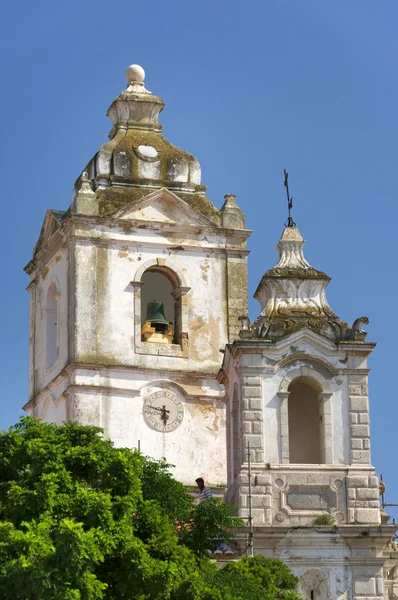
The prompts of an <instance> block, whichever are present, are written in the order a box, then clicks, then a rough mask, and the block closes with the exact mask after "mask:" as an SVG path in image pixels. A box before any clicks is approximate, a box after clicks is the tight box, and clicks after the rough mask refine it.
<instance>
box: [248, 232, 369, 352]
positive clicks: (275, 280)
mask: <svg viewBox="0 0 398 600" xmlns="http://www.w3.org/2000/svg"><path fill="white" fill-rule="evenodd" d="M304 244H305V242H304V240H303V238H302V237H301V234H300V232H299V230H298V229H297V227H286V228H285V229H284V231H283V233H282V237H281V239H280V241H279V244H278V246H277V249H278V250H279V261H278V264H277V265H276V266H275V267H274V268H273V269H270V270H269V271H267V272H266V273H265V275H264V276H263V278H262V279H261V281H260V284H259V286H258V288H257V290H256V292H255V294H254V297H255V298H256V299H257V300H258V301H259V302H260V304H261V313H260V315H259V317H258V318H257V319H256V321H255V322H254V323H252V324H251V325H250V327H248V326H247V325H246V327H243V328H242V331H241V337H242V338H249V337H251V338H257V339H258V338H259V339H264V340H265V339H268V340H270V341H276V340H278V339H281V338H283V337H285V336H287V335H289V334H291V333H293V332H294V331H297V330H300V329H310V330H312V331H314V332H315V333H317V334H319V335H321V336H324V337H326V338H328V339H330V340H332V341H334V342H340V341H343V340H351V341H364V340H365V337H366V332H364V331H363V329H362V324H367V323H369V320H368V319H367V317H360V318H359V319H357V320H356V321H355V323H354V325H353V327H350V326H349V325H348V323H345V322H344V321H342V320H341V319H339V317H338V316H337V315H336V314H335V313H334V312H333V311H332V309H331V308H330V306H329V304H328V301H327V299H326V287H327V285H328V284H329V281H330V277H328V275H326V273H324V272H323V271H318V270H317V269H314V268H313V267H311V265H310V264H309V263H308V262H307V261H306V259H305V257H304V252H303V248H304Z"/></svg>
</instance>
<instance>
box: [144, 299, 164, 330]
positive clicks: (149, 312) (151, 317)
mask: <svg viewBox="0 0 398 600" xmlns="http://www.w3.org/2000/svg"><path fill="white" fill-rule="evenodd" d="M145 323H150V324H151V325H155V326H156V325H169V321H168V320H167V319H166V317H165V316H164V306H163V302H159V301H158V300H154V301H153V302H148V306H147V309H146V319H145Z"/></svg>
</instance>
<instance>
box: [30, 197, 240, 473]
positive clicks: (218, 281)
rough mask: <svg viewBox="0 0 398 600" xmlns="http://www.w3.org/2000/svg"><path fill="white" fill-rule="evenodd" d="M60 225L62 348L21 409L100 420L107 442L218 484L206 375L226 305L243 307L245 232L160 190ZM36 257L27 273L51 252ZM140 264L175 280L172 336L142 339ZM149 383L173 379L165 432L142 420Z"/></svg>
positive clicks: (220, 462) (221, 465)
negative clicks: (171, 419) (105, 213)
mask: <svg viewBox="0 0 398 600" xmlns="http://www.w3.org/2000/svg"><path fill="white" fill-rule="evenodd" d="M66 225H67V226H66ZM66 225H65V228H66V229H65V235H64V238H63V243H64V248H66V247H67V248H68V253H69V263H64V262H63V263H57V264H56V265H55V267H56V268H57V269H59V270H60V271H62V286H61V287H62V291H61V297H62V296H63V297H64V298H65V299H66V298H67V296H68V294H67V293H65V294H64V292H63V286H65V288H67V285H69V297H70V306H69V312H65V315H66V316H67V322H68V332H67V333H68V335H67V336H66V341H65V344H64V348H63V350H62V352H66V354H65V357H66V358H67V360H64V355H62V360H61V361H60V363H59V369H58V366H57V370H53V371H52V373H51V375H49V377H48V378H44V377H42V378H40V379H37V380H36V384H35V387H33V385H32V393H31V402H30V403H28V405H27V406H26V409H27V410H28V411H29V412H30V413H31V414H36V416H39V417H40V418H43V419H45V420H51V421H55V422H57V423H61V422H62V421H64V420H65V419H75V420H77V421H79V422H81V423H87V424H93V425H97V426H99V427H103V428H104V432H105V435H106V436H107V437H109V438H111V439H112V440H113V441H114V442H115V444H117V445H118V446H128V447H137V445H138V441H139V442H140V447H141V449H142V451H143V452H145V453H146V454H148V455H150V456H153V457H154V458H162V457H165V458H166V459H167V461H168V462H170V463H171V464H175V465H176V468H175V475H176V477H177V478H178V479H180V480H181V481H183V482H184V483H187V484H192V481H193V480H194V479H195V477H197V476H199V475H200V476H202V477H204V478H205V479H206V481H207V482H208V483H209V484H213V485H225V484H226V479H227V475H226V443H225V439H226V431H225V404H224V388H223V386H222V385H221V384H220V383H218V382H217V380H216V377H217V373H218V370H219V366H220V363H221V359H222V354H221V353H220V349H221V348H224V346H225V344H226V343H227V341H228V328H229V330H230V331H231V322H232V321H231V315H232V317H233V318H234V319H235V320H234V325H233V326H234V327H236V325H237V324H239V322H238V320H237V314H241V311H242V310H244V307H243V309H242V307H241V304H242V298H241V296H242V289H244V290H246V287H245V285H246V282H245V278H246V275H247V273H246V259H247V250H246V248H245V239H246V237H247V235H248V234H247V233H246V232H243V233H242V231H239V230H236V231H234V230H231V229H223V228H222V227H217V226H216V225H214V224H213V223H212V222H211V221H209V220H208V219H207V218H206V217H203V216H202V215H200V214H199V213H196V212H195V211H194V210H193V209H192V208H191V207H190V206H189V205H188V204H186V203H184V202H182V201H181V200H180V199H179V198H177V197H176V196H174V195H172V194H170V193H169V192H166V191H160V192H156V193H155V194H151V196H150V197H149V196H148V197H146V198H145V200H144V201H143V203H142V204H140V205H139V206H138V205H137V203H136V204H135V205H134V207H133V208H129V207H127V208H123V209H121V211H120V212H119V213H118V214H116V215H115V216H114V217H112V218H110V219H100V218H96V217H84V216H76V217H73V218H72V219H71V221H70V222H68V223H67V224H66ZM47 260H48V263H46V262H45V260H44V259H43V261H42V263H37V264H36V265H35V270H33V268H32V266H29V269H30V273H31V278H32V280H34V281H35V280H37V279H39V278H40V277H42V273H43V271H45V272H46V268H47V264H48V265H49V264H50V262H51V261H52V260H53V259H52V258H49V259H47ZM228 261H233V268H232V267H231V265H229V262H228ZM151 267H152V268H153V267H155V268H156V269H161V270H163V272H164V271H165V270H167V272H168V274H169V275H170V279H171V280H173V281H174V282H175V283H174V284H173V285H174V290H173V297H174V299H175V300H176V302H177V304H178V306H179V307H180V310H179V317H178V325H179V328H180V332H181V333H182V334H183V336H181V335H180V336H179V338H178V339H176V340H175V342H174V343H173V344H152V343H145V342H143V341H142V339H141V323H142V315H141V310H142V307H141V289H142V285H143V282H142V275H143V273H144V272H145V270H146V269H148V268H151ZM227 272H228V277H227ZM237 274H238V275H239V277H240V282H237V283H236V285H235V284H234V281H233V279H234V277H235V275H237ZM51 275H52V273H51V274H50V269H49V271H48V273H46V277H50V276H51ZM227 278H228V282H227ZM242 286H243V288H242ZM154 299H155V298H154ZM156 299H157V300H162V298H156ZM236 299H238V300H236ZM236 301H237V302H238V304H239V306H238V305H237V306H236V308H234V306H235V303H236ZM244 302H246V298H245V299H244ZM63 310H64V309H63ZM237 310H239V311H240V312H239V313H237V314H235V313H236V311H237ZM35 311H36V309H35V310H34V312H35ZM35 327H36V329H35V331H34V335H33V337H34V338H35V340H36V342H35V343H36V349H35V352H34V353H33V354H34V357H35V356H36V355H37V356H38V357H39V359H40V360H41V357H42V356H43V348H42V345H40V336H41V335H42V331H43V324H42V323H35ZM62 327H63V323H62ZM32 331H33V328H32ZM63 335H64V334H63ZM64 337H65V336H64ZM67 338H69V340H68V339H67ZM68 342H69V343H68ZM68 353H69V354H68ZM34 357H32V358H31V363H32V364H33V362H34ZM68 361H69V362H68ZM65 367H66V368H65ZM62 368H64V370H63V372H62V373H61V369H62ZM157 386H161V387H162V388H165V387H167V388H170V389H172V390H173V392H174V393H175V394H176V395H177V396H178V397H179V398H180V400H181V403H182V405H183V407H184V418H183V421H182V423H181V424H180V425H179V426H178V427H177V428H176V429H175V431H171V432H168V433H162V432H160V431H156V430H155V429H152V428H151V427H150V426H149V425H148V424H147V423H146V422H145V420H144V417H143V401H144V396H145V394H150V392H153V391H155V390H156V389H157Z"/></svg>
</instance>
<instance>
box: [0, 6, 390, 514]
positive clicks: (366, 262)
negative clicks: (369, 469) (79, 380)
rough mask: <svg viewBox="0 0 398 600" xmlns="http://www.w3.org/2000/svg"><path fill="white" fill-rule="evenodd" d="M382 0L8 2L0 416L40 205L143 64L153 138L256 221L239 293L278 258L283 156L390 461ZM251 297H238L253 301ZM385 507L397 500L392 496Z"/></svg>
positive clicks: (377, 453) (298, 215) (20, 336)
mask: <svg viewBox="0 0 398 600" xmlns="http://www.w3.org/2000/svg"><path fill="white" fill-rule="evenodd" d="M397 28H398V4H397V2H396V0H384V1H383V2H374V0H350V1H349V2H343V0H335V1H334V2H327V1H325V0H324V1H322V0H300V1H297V0H262V1H260V0H256V1H251V0H248V1H247V2H245V3H242V2H236V1H234V0H232V1H231V0H230V1H229V2H227V1H226V0H223V1H219V2H216V1H214V0H213V2H210V1H207V0H202V1H201V2H200V3H189V2H186V1H184V2H182V1H173V0H171V1H169V2H157V1H154V2H146V3H144V2H141V3H137V2H127V1H124V0H114V1H113V2H112V3H109V2H104V1H103V0H95V1H94V0H79V2H77V1H76V0H69V2H68V3H65V2H63V3H61V2H49V1H47V0H41V2H35V3H32V2H28V1H26V0H23V1H22V2H19V3H14V4H9V5H8V7H7V15H5V14H4V13H3V19H2V22H1V23H0V63H1V78H2V86H1V87H2V92H1V95H0V108H1V115H2V129H1V134H2V135H1V141H0V161H1V167H2V200H1V202H2V214H3V218H2V224H3V232H2V236H1V244H2V248H1V250H2V256H3V278H2V280H3V293H2V294H1V300H0V301H1V312H0V315H1V321H2V322H1V331H2V336H1V348H0V358H1V360H2V364H3V377H2V394H1V415H0V427H1V428H6V427H8V426H9V425H10V424H12V423H14V422H15V421H16V420H17V419H18V417H19V415H20V414H21V406H22V405H23V404H24V402H25V401H26V398H27V365H28V359H27V341H28V294H27V292H26V291H25V287H26V285H27V283H28V278H27V276H26V275H25V274H24V272H23V270H22V268H23V266H24V265H25V264H26V263H27V262H28V261H29V259H30V257H31V251H32V248H33V246H34V244H35V242H36V240H37V237H38V235H39V231H40V227H41V224H42V220H43V217H44V214H45V211H46V209H47V208H57V209H66V208H67V207H68V206H69V204H70V201H71V191H72V187H73V183H74V181H75V179H76V177H77V176H78V175H79V174H80V172H81V170H82V169H83V167H84V166H85V165H86V163H87V161H88V159H89V158H90V157H91V156H92V155H93V154H94V153H95V152H96V151H97V149H98V148H99V147H100V145H101V144H102V143H104V141H106V139H107V133H108V131H109V129H110V125H109V122H108V120H107V119H106V118H105V113H106V110H107V108H108V106H109V105H110V103H111V102H112V100H113V99H114V98H115V97H116V96H117V95H118V94H119V93H120V92H121V91H122V89H123V88H124V86H125V82H124V70H125V68H126V67H127V66H128V65H129V64H131V63H138V64H141V65H142V66H143V67H144V68H145V70H146V73H147V77H146V84H147V87H148V89H150V90H151V91H153V92H155V93H157V94H159V95H160V96H161V97H162V98H163V99H164V100H165V102H166V108H165V110H164V111H163V113H162V115H161V121H162V123H163V124H164V133H165V135H166V137H168V139H169V140H170V141H172V142H173V143H174V144H176V145H178V146H180V147H182V148H184V149H186V150H188V151H190V152H192V153H193V154H194V155H195V156H196V157H197V158H198V160H199V161H200V163H201V166H202V181H203V183H204V184H206V185H208V186H209V190H208V195H209V197H210V198H211V199H212V200H213V202H214V203H215V204H216V205H217V206H218V207H220V206H221V204H222V202H223V196H224V194H226V193H236V194H237V199H238V202H239V204H240V205H241V207H242V208H243V210H244V212H245V213H246V216H247V224H248V227H250V228H252V229H253V230H254V233H253V235H252V237H251V240H250V248H251V251H252V254H251V256H250V294H251V295H252V294H253V292H254V290H255V288H256V286H257V283H258V282H259V280H260V278H261V276H262V274H263V273H264V271H265V270H266V269H268V268H269V267H271V266H273V265H274V264H275V262H276V260H277V253H276V250H275V246H276V243H277V241H278V239H279V236H280V234H281V231H282V228H283V223H284V221H285V219H286V214H285V213H286V210H285V190H284V188H283V169H284V168H286V169H287V170H288V171H289V181H290V187H291V193H292V195H293V198H294V212H293V216H294V218H295V221H296V222H297V225H298V226H299V228H300V231H301V233H302V235H303V236H304V238H305V239H306V240H307V246H306V257H307V259H308V260H309V261H310V262H311V264H313V266H315V267H316V268H318V269H321V270H325V271H326V272H327V273H328V274H329V275H330V276H331V277H332V282H331V284H330V286H329V293H328V298H329V302H330V304H331V306H332V308H333V310H334V311H335V312H337V314H338V315H339V316H340V317H341V318H342V319H344V320H346V321H348V322H350V323H352V322H353V321H354V320H355V319H356V318H357V317H358V316H362V315H367V316H368V317H369V318H370V325H369V326H368V327H367V329H368V331H369V335H368V339H369V340H371V341H376V342H377V348H376V350H375V352H374V356H373V357H372V359H371V361H370V366H371V368H372V372H371V376H370V397H371V419H372V438H373V462H374V464H375V465H376V467H377V470H378V472H379V473H380V472H382V473H383V474H384V478H385V480H386V483H387V498H388V500H389V501H390V502H397V503H398V477H396V473H397V469H396V456H397V441H396V430H397V427H396V423H397V417H398V408H397V392H396V388H397V386H396V381H395V376H396V371H397V359H396V350H395V348H396V345H395V344H396V339H397V326H396V316H395V313H396V309H395V304H396V298H397V293H398V285H397V278H396V258H397V252H396V239H395V238H396V236H397V222H398V214H397V213H398V210H397V182H396V179H395V174H396V165H397V158H398V157H397V138H398V135H397V134H398V121H397V109H396V107H397V105H398V84H397V76H396V72H397V69H396V57H397V55H398V42H397V35H396V32H397ZM257 313H258V305H257V302H256V301H255V300H252V301H251V317H252V318H254V317H255V316H256V315H257ZM391 513H392V514H394V515H395V516H396V517H397V518H398V511H397V510H396V511H395V512H394V511H391Z"/></svg>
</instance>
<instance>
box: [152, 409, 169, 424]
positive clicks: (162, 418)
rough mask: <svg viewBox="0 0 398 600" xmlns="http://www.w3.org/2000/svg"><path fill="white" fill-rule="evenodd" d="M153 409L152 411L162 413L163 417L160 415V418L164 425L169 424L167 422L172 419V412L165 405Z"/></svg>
mask: <svg viewBox="0 0 398 600" xmlns="http://www.w3.org/2000/svg"><path fill="white" fill-rule="evenodd" d="M151 409H152V410H156V411H158V412H160V413H161V415H160V418H161V420H162V421H163V423H164V425H166V424H167V421H168V420H169V418H170V417H169V414H170V411H169V410H167V409H166V405H165V404H163V406H162V408H160V407H157V406H151Z"/></svg>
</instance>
